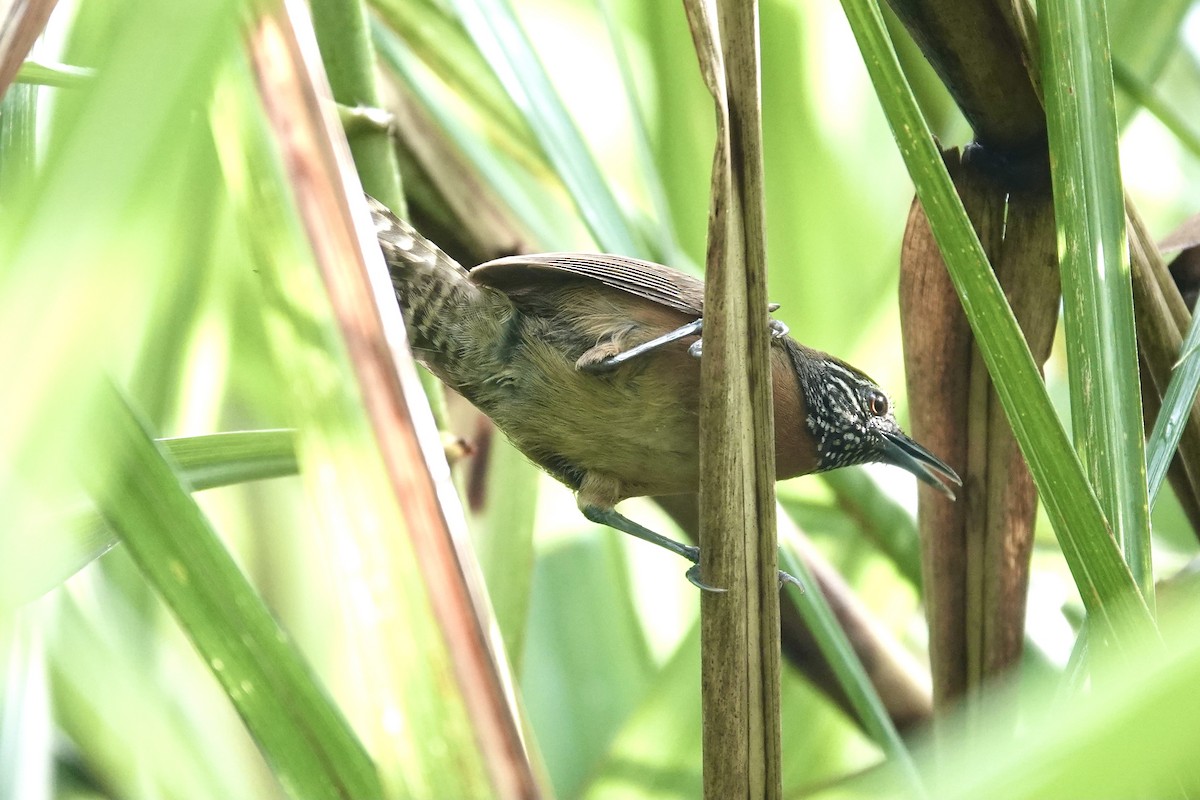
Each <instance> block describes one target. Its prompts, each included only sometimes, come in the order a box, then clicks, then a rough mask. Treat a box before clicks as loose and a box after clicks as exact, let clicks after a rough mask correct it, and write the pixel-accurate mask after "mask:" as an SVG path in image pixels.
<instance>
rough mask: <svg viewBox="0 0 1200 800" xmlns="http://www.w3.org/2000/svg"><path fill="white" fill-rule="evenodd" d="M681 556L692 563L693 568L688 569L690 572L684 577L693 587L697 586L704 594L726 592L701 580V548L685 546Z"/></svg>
mask: <svg viewBox="0 0 1200 800" xmlns="http://www.w3.org/2000/svg"><path fill="white" fill-rule="evenodd" d="M681 555H682V556H683V557H684V558H686V559H688V560H689V561H691V562H692V566H691V567H689V568H688V571H687V572H686V573H684V576H685V577H686V578H687V579H688V582H689V583H691V584H692V586H695V587H696V588H697V589H699V590H700V591H702V592H716V593H720V592H724V591H725V589H722V588H720V587H718V586H710V585H709V584H707V583H705V582H704V581H702V580H700V548H699V547H696V546H695V545H684V552H683V553H681Z"/></svg>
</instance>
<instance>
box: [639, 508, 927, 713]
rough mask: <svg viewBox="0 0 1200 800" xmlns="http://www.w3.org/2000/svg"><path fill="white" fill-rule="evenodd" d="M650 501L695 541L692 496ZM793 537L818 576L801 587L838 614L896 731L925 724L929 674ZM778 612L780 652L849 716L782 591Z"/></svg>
mask: <svg viewBox="0 0 1200 800" xmlns="http://www.w3.org/2000/svg"><path fill="white" fill-rule="evenodd" d="M654 501H655V502H656V503H658V505H659V506H661V507H662V509H663V510H664V511H666V512H667V514H669V515H670V517H671V519H673V520H674V521H675V524H676V525H678V526H679V528H680V529H681V530H682V531H683V532H684V533H685V534H686V535H687V537H688V538H689V539H691V540H692V541H696V539H697V533H698V531H699V529H700V516H699V508H698V506H697V498H696V496H695V495H690V494H681V495H672V496H670V497H656V498H654ZM779 520H780V521H779V524H780V526H783V525H787V524H789V523H788V520H786V519H785V518H784V517H782V516H780V517H779ZM794 541H796V542H799V543H800V544H801V546H802V547H801V549H800V550H799V552H798V555H799V557H800V558H801V559H802V560H803V561H804V563H805V564H806V565H807V566H808V569H809V571H810V572H812V574H813V576H814V577H815V578H816V579H817V586H816V587H811V586H808V587H805V589H806V591H813V590H814V589H816V590H817V591H820V592H821V593H822V594H823V595H825V600H826V602H828V603H829V607H830V608H831V609H833V613H834V614H835V615H836V616H837V620H838V624H839V625H841V627H842V630H844V631H845V632H846V637H847V638H848V639H849V640H850V643H851V644H852V645H853V646H854V652H855V653H856V654H857V655H858V658H859V660H860V661H861V662H862V664H863V667H864V668H865V669H866V670H867V674H868V675H870V676H871V683H872V684H874V686H875V691H877V692H878V693H879V697H880V699H881V700H883V703H884V706H886V707H887V710H888V715H889V716H890V717H891V718H892V723H893V724H894V725H895V726H896V728H897V729H898V730H899V731H900V732H901V733H909V732H912V731H914V730H916V729H917V728H919V727H921V726H922V725H924V724H925V723H927V722H929V719H930V717H931V716H932V715H933V700H932V697H931V696H930V688H929V674H928V673H927V672H925V671H924V669H923V667H922V666H921V665H920V664H918V663H917V661H916V659H915V658H913V656H912V655H911V654H910V653H909V652H908V651H907V650H905V649H904V647H903V646H902V645H901V644H900V643H899V642H897V641H896V640H895V639H893V638H891V636H890V635H889V634H888V632H887V631H886V630H884V629H883V628H882V627H881V626H880V625H879V624H878V623H877V622H876V621H875V620H874V619H873V618H872V616H871V612H870V611H869V610H868V609H867V608H866V607H865V606H864V605H863V604H862V601H860V600H859V599H858V596H857V595H856V594H855V593H854V590H853V589H851V588H850V587H849V586H847V585H846V582H845V581H844V580H842V577H841V575H839V574H838V571H837V569H835V568H834V567H833V565H832V564H830V563H829V562H828V561H826V560H825V558H824V556H822V555H821V553H820V551H818V550H817V549H816V547H813V546H811V542H809V540H808V537H806V536H805V535H804V534H803V533H800V532H797V534H796V536H795V537H794ZM779 616H780V634H781V639H782V644H783V654H784V655H785V656H787V658H788V660H789V661H790V662H791V663H792V665H793V666H794V667H795V668H796V669H798V670H800V671H801V672H802V673H803V674H804V676H805V677H806V678H807V679H808V680H809V681H811V682H812V684H813V685H814V686H816V687H817V688H818V689H819V690H820V691H821V692H823V693H824V694H825V695H827V696H828V697H829V699H830V700H831V701H833V702H834V703H836V704H837V705H838V707H839V708H841V709H842V711H844V712H845V713H846V714H847V715H848V716H851V717H853V716H854V710H853V708H851V706H850V703H849V701H848V700H847V699H846V694H845V692H843V691H842V686H841V682H840V681H839V680H838V678H837V676H836V675H835V674H834V672H833V670H832V669H831V668H830V667H829V663H828V662H827V661H826V660H825V658H824V657H823V656H822V655H821V650H820V648H819V647H818V646H817V642H816V640H815V639H814V638H813V635H812V632H811V631H810V630H809V628H808V626H807V625H806V624H805V622H804V619H803V618H802V617H801V616H800V612H799V611H798V610H797V609H796V605H795V603H794V602H792V601H791V600H790V599H789V598H788V595H787V593H784V595H783V598H782V600H781V601H780V606H779Z"/></svg>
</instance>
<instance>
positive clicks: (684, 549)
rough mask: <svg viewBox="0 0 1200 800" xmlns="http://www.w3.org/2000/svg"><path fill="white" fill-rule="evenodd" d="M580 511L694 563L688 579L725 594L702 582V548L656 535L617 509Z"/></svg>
mask: <svg viewBox="0 0 1200 800" xmlns="http://www.w3.org/2000/svg"><path fill="white" fill-rule="evenodd" d="M579 510H580V511H582V512H583V515H584V516H585V517H587V518H588V519H589V520H591V521H592V522H596V523H599V524H600V525H607V526H608V527H610V528H616V529H617V530H619V531H621V532H622V533H628V534H629V535H630V536H636V537H637V538H639V539H641V540H642V541H645V542H650V543H651V544H656V545H658V546H659V547H663V548H666V549H667V550H670V551H671V552H672V553H675V554H676V555H680V556H683V557H684V558H686V559H687V560H688V561H690V562H692V566H691V567H690V568H689V569H688V571H687V573H686V575H687V579H688V580H689V581H691V582H692V584H693V585H695V586H696V588H698V589H702V590H704V591H706V592H723V591H725V590H724V589H720V588H717V587H716V586H709V585H708V584H707V583H704V582H703V581H702V580H700V548H699V547H695V546H694V545H687V544H682V543H680V542H677V541H675V540H674V539H669V538H667V537H666V536H663V535H662V534H661V533H655V532H654V531H652V530H650V529H649V528H643V527H642V526H641V525H638V524H637V523H636V522H634V521H633V520H631V519H629V517H626V516H624V515H623V514H621V513H620V512H618V511H617V510H616V509H615V508H601V507H600V506H593V505H585V506H581V507H580V509H579Z"/></svg>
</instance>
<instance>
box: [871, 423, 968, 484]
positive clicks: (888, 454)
mask: <svg viewBox="0 0 1200 800" xmlns="http://www.w3.org/2000/svg"><path fill="white" fill-rule="evenodd" d="M883 437H884V440H885V443H884V446H883V453H882V458H880V461H882V462H884V463H885V464H891V465H893V466H897V467H900V468H901V469H904V470H908V471H909V472H911V473H912V474H913V475H916V476H917V477H918V478H920V479H921V480H923V481H925V483H928V484H929V485H930V486H932V487H933V488H935V489H937V490H938V491H939V492H941V493H942V494H944V495H946V496H947V497H949V498H950V499H951V500H953V499H954V490H953V489H951V488H950V484H954V485H955V486H962V479H961V478H959V477H958V473H956V472H955V471H954V470H952V469H950V465H949V464H947V463H946V462H945V461H942V460H941V459H940V458H938V457H937V456H935V455H934V454H933V453H931V452H929V451H928V450H926V449H925V448H924V447H922V446H921V445H919V444H917V443H916V442H914V441H913V440H912V439H910V438H908V437H907V436H905V435H904V434H903V433H902V432H900V431H896V432H894V433H890V432H887V433H884V434H883Z"/></svg>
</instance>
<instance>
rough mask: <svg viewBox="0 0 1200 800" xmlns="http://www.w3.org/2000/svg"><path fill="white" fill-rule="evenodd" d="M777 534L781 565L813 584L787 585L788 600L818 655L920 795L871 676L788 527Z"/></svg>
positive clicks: (909, 761) (905, 752)
mask: <svg viewBox="0 0 1200 800" xmlns="http://www.w3.org/2000/svg"><path fill="white" fill-rule="evenodd" d="M780 533H781V534H782V538H783V539H784V541H783V542H782V543H783V544H784V546H783V547H781V548H780V549H779V553H780V558H781V559H782V561H783V564H782V565H781V566H782V567H783V569H784V570H785V571H787V572H789V573H791V574H792V575H794V576H795V577H797V578H799V580H800V582H801V583H802V584H804V586H806V587H813V588H810V589H809V590H807V591H799V590H798V589H797V588H796V587H794V586H789V587H788V591H789V593H790V594H791V597H792V600H793V601H795V603H796V607H797V608H799V609H800V614H801V616H803V617H804V622H805V623H806V624H807V625H808V627H809V630H811V631H812V633H813V637H814V638H815V639H816V640H817V644H818V645H819V646H820V648H821V653H822V655H824V656H825V659H826V660H827V661H828V662H829V665H830V667H831V668H832V669H833V671H834V672H835V673H836V674H837V676H838V679H839V680H840V682H841V684H842V689H843V690H844V691H845V692H846V696H847V697H848V698H849V699H850V703H851V705H852V706H853V707H854V711H855V713H856V714H857V715H858V718H859V720H861V721H862V724H863V727H864V728H865V729H866V731H867V733H868V734H869V735H870V736H871V738H872V739H874V740H875V742H876V743H878V744H879V746H880V747H881V748H882V749H883V752H884V754H886V755H887V757H888V760H889V761H891V762H892V764H893V765H894V766H895V768H896V769H897V771H898V772H899V773H900V774H901V775H902V777H903V780H904V781H905V783H906V784H907V788H908V790H909V793H910V794H909V796H912V797H924V796H925V788H924V783H923V781H922V779H921V775H920V773H918V772H917V768H916V765H915V764H914V763H913V760H912V756H911V754H910V753H909V752H908V748H907V746H905V744H904V740H903V739H901V738H900V734H899V733H898V732H897V731H896V726H895V725H893V724H892V719H891V717H890V716H888V712H887V708H886V707H884V705H883V701H882V700H880V699H879V693H878V692H876V691H875V686H874V684H872V683H871V678H870V677H869V676H868V675H867V671H866V670H865V669H864V668H863V665H862V662H861V661H859V659H858V654H857V653H855V652H854V647H853V645H851V644H850V640H849V639H847V638H846V632H845V631H843V630H842V628H841V626H840V625H839V624H838V621H837V617H835V616H834V614H833V610H832V609H831V608H830V607H829V604H828V603H827V602H826V601H825V596H824V595H823V594H821V592H820V591H818V590H817V589H816V588H815V587H816V586H817V581H816V579H815V578H814V577H813V575H812V573H811V572H809V571H808V566H807V565H806V564H805V563H804V561H803V560H801V559H799V558H796V556H795V548H794V547H792V546H788V543H787V541H786V537H787V536H788V535H789V527H788V526H787V525H782V524H781V525H780Z"/></svg>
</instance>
